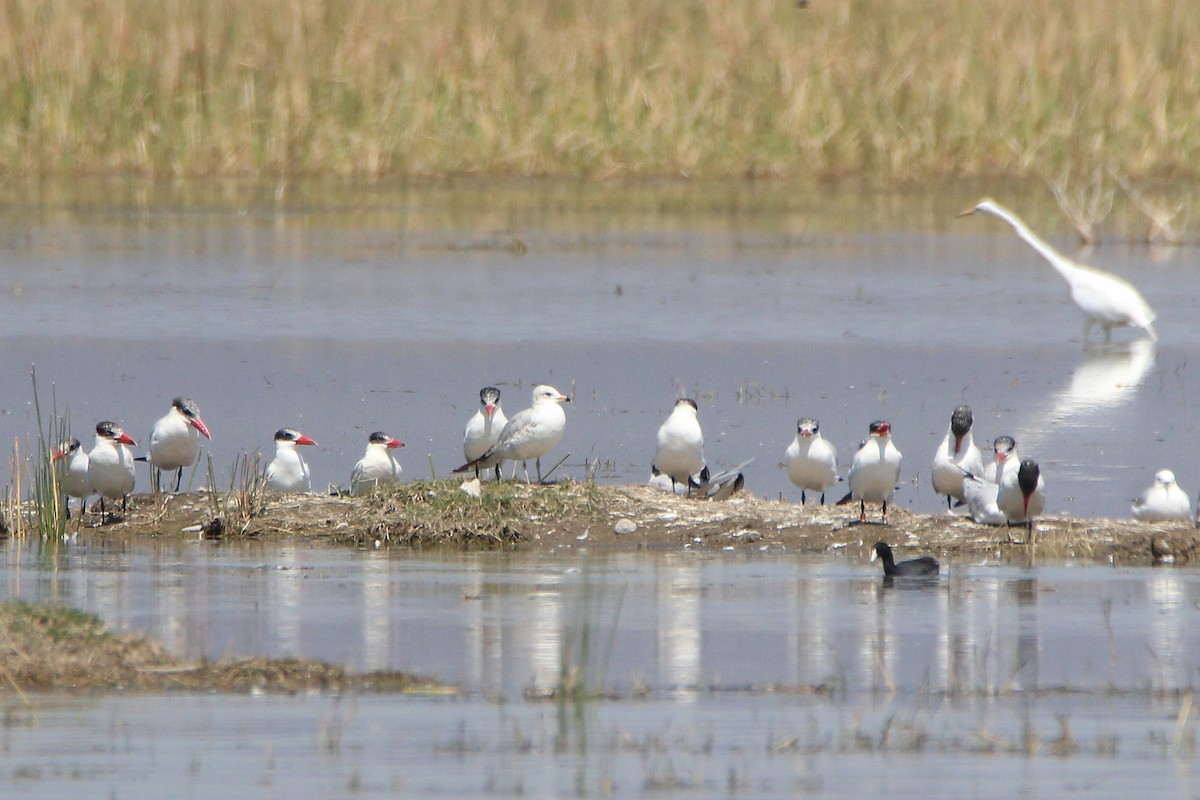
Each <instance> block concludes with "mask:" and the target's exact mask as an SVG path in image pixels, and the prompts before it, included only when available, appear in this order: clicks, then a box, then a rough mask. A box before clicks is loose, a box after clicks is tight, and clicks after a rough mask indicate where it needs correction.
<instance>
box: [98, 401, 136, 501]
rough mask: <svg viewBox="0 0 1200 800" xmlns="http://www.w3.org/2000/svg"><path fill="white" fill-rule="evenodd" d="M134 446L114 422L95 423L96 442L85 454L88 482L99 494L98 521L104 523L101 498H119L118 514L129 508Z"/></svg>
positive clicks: (133, 442)
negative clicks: (119, 510)
mask: <svg viewBox="0 0 1200 800" xmlns="http://www.w3.org/2000/svg"><path fill="white" fill-rule="evenodd" d="M130 447H137V442H135V441H134V440H133V439H132V438H131V437H130V436H129V434H127V433H125V431H123V430H121V426H120V425H118V424H117V423H115V422H110V421H108V420H105V421H103V422H100V423H97V424H96V442H95V444H93V445H92V452H91V453H89V454H88V472H87V475H88V484H89V485H90V486H91V487H92V491H94V492H95V493H96V494H98V495H100V524H104V520H105V518H106V511H105V508H104V500H105V498H108V499H109V500H117V499H118V498H119V499H120V500H121V513H122V514H124V513H125V512H126V510H127V509H128V507H129V493H130V492H132V491H133V483H134V472H133V462H134V458H133V453H132V452H130V450H129V448H130Z"/></svg>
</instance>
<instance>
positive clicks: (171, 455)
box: [150, 397, 212, 492]
mask: <svg viewBox="0 0 1200 800" xmlns="http://www.w3.org/2000/svg"><path fill="white" fill-rule="evenodd" d="M201 436H203V437H204V438H205V439H208V440H210V441H211V440H212V434H211V433H209V432H208V426H207V425H205V424H204V420H202V419H200V409H199V408H197V406H196V404H195V402H193V401H192V400H191V399H190V398H187V397H176V398H175V399H174V400H172V401H171V410H170V411H168V412H167V413H166V414H165V415H164V416H162V417H160V418H159V419H158V421H157V422H155V423H154V430H153V431H151V433H150V466H151V468H152V469H153V470H154V489H155V491H158V490H159V489H160V488H161V487H160V486H159V479H160V477H161V475H162V473H163V472H171V471H172V470H178V473H177V474H176V476H175V491H177V492H178V491H179V487H180V485H181V484H182V483H183V468H184V467H190V466H191V465H192V464H195V463H196V461H197V460H198V459H199V458H200V437H201Z"/></svg>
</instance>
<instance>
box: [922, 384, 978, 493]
mask: <svg viewBox="0 0 1200 800" xmlns="http://www.w3.org/2000/svg"><path fill="white" fill-rule="evenodd" d="M974 422H975V418H974V415H972V413H971V408H970V406H959V407H958V408H956V409H954V413H953V414H951V415H950V428H949V429H948V430H947V431H946V436H945V438H943V439H942V443H941V444H940V445H938V449H937V452H936V453H934V455H933V471H932V478H933V490H934V491H935V492H937V493H938V494H944V495H945V496H946V509H947V510H950V509H952V508H954V502H955V501H956V500H957V501H959V502H961V501H962V500H963V497H964V495H963V491H964V490H963V477H964V475H963V472H964V470H965V471H966V472H969V473H970V474H972V475H982V474H983V455H982V454H981V453H980V452H979V448H978V447H976V446H975V437H974V434H973V433H972V432H971V426H972V425H973V424H974Z"/></svg>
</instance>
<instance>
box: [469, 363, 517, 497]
mask: <svg viewBox="0 0 1200 800" xmlns="http://www.w3.org/2000/svg"><path fill="white" fill-rule="evenodd" d="M507 424H508V417H506V416H504V409H502V408H501V407H500V390H499V389H497V388H496V387H495V386H485V387H483V388H482V389H480V390H479V410H478V411H476V412H475V416H473V417H471V419H470V420H468V421H467V429H466V431H464V432H463V455H464V456H465V457H466V459H467V461H474V460H475V459H477V458H479V457H480V456H481V455H483V454H484V453H486V452H487V449H488V448H489V447H491V446H492V445H494V444H495V443H496V440H497V439H499V438H500V431H502V430H504V426H505V425H507ZM475 477H477V478H478V477H479V469H478V467H476V469H475ZM496 480H500V465H499V464H497V465H496Z"/></svg>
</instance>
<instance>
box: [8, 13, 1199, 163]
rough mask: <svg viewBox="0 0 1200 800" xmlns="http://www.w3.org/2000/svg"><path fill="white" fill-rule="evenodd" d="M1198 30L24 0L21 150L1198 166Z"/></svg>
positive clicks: (1132, 20) (1039, 22)
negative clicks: (1194, 118) (1194, 112)
mask: <svg viewBox="0 0 1200 800" xmlns="http://www.w3.org/2000/svg"><path fill="white" fill-rule="evenodd" d="M1192 12H1193V9H1192V7H1191V5H1190V4H1188V3H1186V2H1179V0H1136V1H1134V2H1122V3H1101V4H1097V3H1087V4H1075V3H1044V2H1040V0H1013V1H1012V2H1008V3H972V2H952V3H949V4H947V3H929V2H926V3H917V4H914V3H892V4H889V3H853V4H823V3H811V4H805V6H804V7H802V6H801V4H797V3H790V2H766V3H763V2H760V3H718V2H708V3H672V2H667V1H666V0H653V1H652V2H640V1H639V0H615V2H592V1H591V0H566V1H565V2H559V0H537V2H516V1H515V0H501V2H494V3H478V2H462V1H461V0H456V2H450V3H446V2H439V1H438V0H409V1H408V2H403V3H362V2H354V1H353V0H323V2H318V1H317V0H304V1H303V2H293V0H260V2H256V3H253V4H251V5H248V6H247V5H246V4H238V3H233V2H229V0H217V1H216V2H214V1H213V0H188V1H187V2H182V3H170V4H165V3H160V2H153V1H152V0H97V2H92V3H87V4H80V3H47V2H37V1H36V0H24V1H23V2H15V3H12V4H10V5H9V6H8V10H7V12H6V14H5V18H4V25H3V26H0V71H2V73H3V74H4V75H5V76H6V77H5V79H4V81H3V82H0V108H3V109H4V114H3V115H0V159H3V162H4V163H5V164H8V165H11V168H12V170H18V169H19V170H25V171H27V172H29V173H31V174H39V175H41V174H46V173H50V172H71V173H77V172H83V173H103V172H107V173H114V172H115V173H123V172H138V173H143V174H175V175H179V174H184V175H211V174H225V175H261V174H271V175H284V176H289V175H301V174H312V173H315V172H324V173H327V174H359V175H387V174H400V175H429V174H466V173H470V174H493V175H495V174H521V175H547V174H559V175H564V174H571V175H576V174H586V175H593V176H602V177H604V176H613V175H623V176H629V175H633V176H643V175H654V176H661V175H671V176H678V175H686V176H699V175H704V174H708V175H722V176H746V175H749V176H781V175H782V176H789V175H846V174H871V175H884V176H904V177H912V176H945V175H962V174H976V175H987V174H995V173H998V172H999V173H1010V174H1011V173H1019V174H1041V175H1055V174H1059V170H1060V168H1061V167H1074V168H1078V167H1083V168H1084V169H1085V170H1090V168H1091V167H1092V166H1094V165H1096V164H1099V163H1116V164H1119V165H1121V166H1122V167H1123V168H1124V169H1125V170H1126V172H1127V173H1129V174H1133V175H1134V176H1144V175H1152V174H1153V175H1162V174H1171V173H1173V172H1174V173H1184V174H1195V172H1196V169H1197V165H1196V159H1195V153H1196V151H1197V149H1198V146H1200V140H1198V137H1200V130H1198V129H1197V127H1196V126H1195V125H1194V124H1191V122H1190V117H1189V113H1190V112H1189V111H1188V110H1189V109H1195V108H1196V107H1197V105H1200V62H1198V60H1197V59H1198V51H1197V49H1196V48H1195V47H1190V46H1189V44H1190V43H1192V42H1195V41H1197V40H1198V39H1200V15H1196V14H1194V13H1192ZM63 42H70V44H71V46H70V47H63V46H62V43H63Z"/></svg>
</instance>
